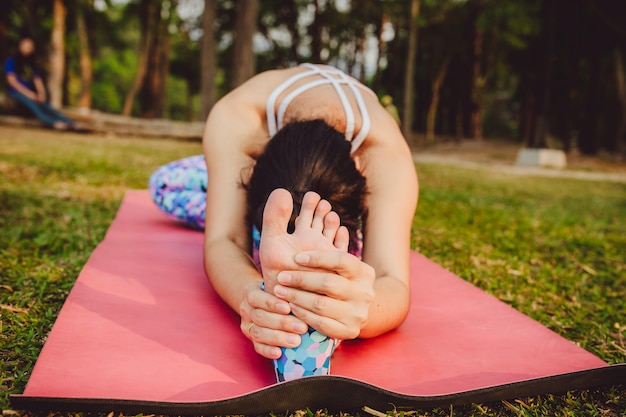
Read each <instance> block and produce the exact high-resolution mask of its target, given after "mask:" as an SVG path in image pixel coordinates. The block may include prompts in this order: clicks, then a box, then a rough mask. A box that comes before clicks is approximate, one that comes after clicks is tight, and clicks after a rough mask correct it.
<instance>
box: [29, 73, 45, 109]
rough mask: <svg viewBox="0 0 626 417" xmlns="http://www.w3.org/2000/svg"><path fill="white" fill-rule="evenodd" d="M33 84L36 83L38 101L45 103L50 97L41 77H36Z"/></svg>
mask: <svg viewBox="0 0 626 417" xmlns="http://www.w3.org/2000/svg"><path fill="white" fill-rule="evenodd" d="M33 82H34V83H35V92H36V94H37V99H38V100H39V101H40V102H42V103H44V102H45V101H46V100H47V99H48V97H47V94H46V87H45V85H44V83H43V80H42V79H41V77H40V76H38V75H36V76H35V78H34V80H33Z"/></svg>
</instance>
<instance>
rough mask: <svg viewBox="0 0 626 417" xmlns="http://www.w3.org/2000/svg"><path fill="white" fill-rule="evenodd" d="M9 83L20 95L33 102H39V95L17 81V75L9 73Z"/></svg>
mask: <svg viewBox="0 0 626 417" xmlns="http://www.w3.org/2000/svg"><path fill="white" fill-rule="evenodd" d="M7 82H8V83H9V85H10V86H11V87H12V88H14V89H15V90H16V91H17V92H18V93H20V94H23V95H25V96H26V97H28V98H29V99H31V100H37V93H36V92H34V91H33V90H31V89H30V88H28V87H26V86H24V85H22V83H20V82H19V80H18V79H17V76H16V75H15V73H12V72H9V73H8V74H7Z"/></svg>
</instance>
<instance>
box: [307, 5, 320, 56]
mask: <svg viewBox="0 0 626 417" xmlns="http://www.w3.org/2000/svg"><path fill="white" fill-rule="evenodd" d="M313 7H314V9H315V13H314V14H313V22H312V23H311V26H310V28H309V33H311V62H313V63H318V62H322V22H321V19H322V13H321V10H320V5H319V0H313Z"/></svg>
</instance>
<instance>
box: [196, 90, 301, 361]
mask: <svg viewBox="0 0 626 417" xmlns="http://www.w3.org/2000/svg"><path fill="white" fill-rule="evenodd" d="M253 82H254V81H253ZM244 91H255V89H254V88H246V89H245V90H244V89H241V88H240V89H238V90H235V91H234V92H232V93H230V94H229V95H228V96H226V97H225V98H223V99H222V100H221V101H220V102H219V103H217V104H216V105H215V106H214V108H213V110H212V111H211V114H210V115H209V118H208V120H207V124H206V129H205V133H204V142H203V144H204V152H205V157H206V162H207V171H208V187H207V205H206V231H205V248H204V260H205V269H206V272H207V275H208V277H209V280H210V282H211V284H212V285H213V287H214V289H215V291H216V292H217V293H218V294H219V295H220V297H221V298H222V299H223V300H224V301H225V302H226V303H227V304H228V305H229V306H230V307H231V308H232V309H233V310H234V311H235V312H237V313H239V315H240V316H241V329H242V332H243V333H244V334H245V335H246V336H247V337H249V338H250V339H251V340H252V341H253V342H254V346H255V349H256V351H257V352H258V353H259V354H261V355H263V356H266V357H269V358H278V357H279V356H280V350H279V349H278V348H277V346H285V347H295V346H297V345H298V344H299V343H300V338H299V336H298V335H297V334H296V333H298V331H297V329H299V330H301V332H304V331H306V326H305V325H304V323H303V322H301V321H300V320H298V319H297V318H295V317H294V316H290V315H288V313H289V312H290V308H289V305H288V304H287V303H286V302H284V301H282V300H279V299H278V298H276V297H274V296H273V295H271V294H269V293H265V292H263V291H261V289H260V283H261V280H262V277H261V275H260V274H259V272H257V270H256V268H255V266H254V264H253V262H252V260H251V259H250V256H249V254H248V253H249V248H250V244H251V243H250V236H249V233H250V231H249V230H248V229H247V227H246V221H245V212H246V194H245V191H244V190H243V188H242V187H241V185H240V183H241V180H242V175H245V172H246V170H247V169H249V168H250V167H251V165H252V163H253V160H252V158H251V156H249V155H250V154H251V152H253V151H254V149H249V148H254V147H255V146H259V147H260V146H263V145H264V143H265V142H266V141H267V138H266V137H264V136H266V135H267V133H266V132H265V129H264V126H263V120H262V117H261V115H260V113H259V111H258V110H257V109H256V107H255V105H254V104H253V103H251V102H250V97H247V96H246V93H244ZM251 323H254V324H256V326H253V327H250V325H251Z"/></svg>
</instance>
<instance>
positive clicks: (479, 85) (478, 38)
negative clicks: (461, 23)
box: [470, 0, 485, 140]
mask: <svg viewBox="0 0 626 417" xmlns="http://www.w3.org/2000/svg"><path fill="white" fill-rule="evenodd" d="M483 1H484V0H475V1H473V2H472V3H471V7H472V11H473V19H472V20H473V24H474V41H473V53H472V60H473V62H472V94H471V100H472V106H471V116H470V137H471V138H473V139H478V140H480V139H482V137H483V103H482V101H483V94H484V87H485V79H484V77H483V74H482V59H483V41H484V33H483V29H482V28H481V27H480V26H479V24H478V20H479V19H480V16H481V15H482V13H483V11H484V8H485V5H484V2H483Z"/></svg>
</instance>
